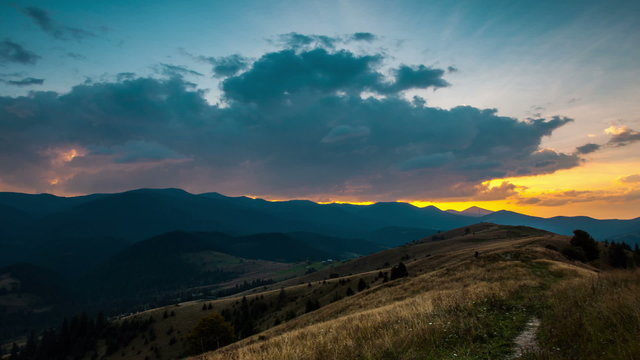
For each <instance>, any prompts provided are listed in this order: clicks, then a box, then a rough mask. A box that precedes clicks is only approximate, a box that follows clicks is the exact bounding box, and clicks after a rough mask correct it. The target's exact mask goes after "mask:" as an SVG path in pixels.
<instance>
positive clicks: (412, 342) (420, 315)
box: [109, 224, 596, 359]
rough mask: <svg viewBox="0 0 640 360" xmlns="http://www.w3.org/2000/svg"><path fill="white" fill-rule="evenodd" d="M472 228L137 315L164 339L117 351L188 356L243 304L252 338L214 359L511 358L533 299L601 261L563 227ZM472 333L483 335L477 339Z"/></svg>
mask: <svg viewBox="0 0 640 360" xmlns="http://www.w3.org/2000/svg"><path fill="white" fill-rule="evenodd" d="M468 229H469V230H467V229H466V228H462V229H457V230H454V231H450V232H445V233H441V234H437V236H435V237H428V238H426V239H424V240H423V241H420V242H416V243H413V244H409V245H406V246H401V247H398V248H394V249H390V250H386V251H382V252H379V253H376V254H373V255H370V256H366V257H361V258H358V259H354V260H351V261H347V262H343V263H340V264H337V265H334V266H332V267H329V268H326V269H320V270H319V271H316V272H313V273H310V274H307V275H304V276H301V277H298V278H295V279H290V280H287V281H284V282H280V283H277V284H272V285H267V286H264V287H261V288H259V289H254V290H250V291H248V292H246V293H243V294H240V295H238V296H234V297H230V298H225V299H219V300H215V301H194V302H188V303H182V304H180V305H179V306H169V307H164V308H160V309H155V310H150V311H147V312H144V313H141V314H137V315H134V316H133V318H144V317H147V316H152V317H154V318H155V319H156V322H155V323H154V325H153V328H154V339H153V340H151V336H150V335H149V334H148V333H147V334H145V335H143V336H140V337H138V338H136V339H134V340H133V341H132V342H131V343H130V344H129V345H128V346H127V347H126V348H125V349H123V350H122V351H120V352H118V354H114V355H112V356H110V357H109V358H110V359H138V358H139V359H144V358H145V356H147V357H148V358H150V359H153V358H158V354H159V355H160V357H161V358H177V357H180V356H184V355H185V354H187V353H188V351H189V345H188V337H189V333H190V332H191V331H192V329H194V327H195V326H196V325H197V324H198V322H199V321H200V320H201V319H202V318H204V317H205V316H207V315H208V314H210V313H211V312H213V311H218V312H221V313H223V314H225V315H226V316H227V318H228V320H229V321H230V322H232V323H234V322H235V324H234V325H236V331H238V332H239V331H240V330H242V329H240V328H241V327H242V326H243V325H244V324H243V323H240V322H238V321H237V320H238V318H239V317H240V315H238V314H241V313H242V312H243V307H244V308H245V309H248V311H249V313H250V314H251V319H253V321H252V323H251V324H250V325H251V327H252V329H250V330H252V331H249V332H247V333H244V334H242V333H238V334H237V335H238V336H239V337H244V339H242V340H240V341H239V342H236V343H234V344H232V345H230V346H227V347H225V348H222V349H219V350H218V351H216V352H213V353H208V354H207V355H206V357H207V358H211V359H233V358H238V359H326V358H335V359H352V358H372V359H375V358H393V359H396V358H397V359H400V358H443V357H445V355H447V354H449V355H450V354H452V353H456V354H458V355H459V356H460V357H461V358H464V357H465V356H467V357H469V358H478V357H479V356H480V357H481V356H485V357H484V358H486V357H487V356H503V355H506V354H509V353H510V352H511V350H512V347H513V344H512V341H513V338H515V337H516V336H517V334H518V333H519V332H520V331H521V330H522V328H523V327H524V325H525V323H526V322H527V321H528V320H529V318H531V317H532V316H540V315H538V314H540V312H541V308H540V306H539V305H538V301H534V300H532V299H536V298H537V297H538V296H540V294H541V292H544V291H549V290H550V289H551V288H552V287H553V286H555V284H558V283H562V282H564V281H569V280H570V279H574V278H582V277H585V276H589V274H594V273H595V271H596V270H595V269H594V268H592V267H590V266H589V265H585V264H582V263H572V262H570V261H568V260H567V259H566V258H565V257H564V256H563V255H561V254H560V253H559V252H558V251H555V250H551V249H548V248H546V246H549V247H552V248H553V247H554V246H555V247H557V248H560V247H562V246H563V245H564V244H566V243H567V242H568V238H567V237H564V236H559V235H555V234H552V233H548V232H545V231H541V230H536V229H531V228H524V227H506V226H496V225H492V224H479V225H474V226H471V227H469V228H468ZM476 251H477V252H478V257H475V253H476ZM401 261H402V262H403V263H405V264H406V265H407V268H408V273H409V276H408V277H404V278H399V279H395V280H391V279H390V272H391V267H392V266H394V265H396V264H398V263H399V262H401ZM385 277H386V278H387V281H385ZM362 284H364V285H362ZM243 297H244V299H243ZM310 304H311V306H309V305H310ZM209 305H211V306H210V307H211V308H210V309H209ZM315 305H317V306H319V308H318V309H315V307H316V306H315ZM203 307H204V310H203ZM165 313H166V314H167V316H166V317H165V315H164V314H165ZM174 314H175V315H174ZM234 314H235V315H234ZM249 334H253V335H252V336H247V335H249ZM467 336H472V339H475V340H474V341H472V342H468V341H467V340H465V339H466V337H467ZM436 345H437V346H436ZM327 354H331V355H330V356H328V355H327Z"/></svg>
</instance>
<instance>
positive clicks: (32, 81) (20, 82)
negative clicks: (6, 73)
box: [0, 77, 44, 86]
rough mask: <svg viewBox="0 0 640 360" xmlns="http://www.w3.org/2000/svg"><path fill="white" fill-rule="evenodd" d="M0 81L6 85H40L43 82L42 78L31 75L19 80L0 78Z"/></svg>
mask: <svg viewBox="0 0 640 360" xmlns="http://www.w3.org/2000/svg"><path fill="white" fill-rule="evenodd" d="M0 82H3V83H5V84H8V85H13V86H32V85H42V84H43V83H44V79H36V78H32V77H27V78H24V79H20V80H3V79H0Z"/></svg>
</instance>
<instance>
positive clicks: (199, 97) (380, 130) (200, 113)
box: [0, 47, 581, 200]
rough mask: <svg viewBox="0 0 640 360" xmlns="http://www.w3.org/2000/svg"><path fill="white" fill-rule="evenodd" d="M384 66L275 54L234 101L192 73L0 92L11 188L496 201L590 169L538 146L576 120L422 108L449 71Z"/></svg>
mask: <svg viewBox="0 0 640 360" xmlns="http://www.w3.org/2000/svg"><path fill="white" fill-rule="evenodd" d="M384 60H385V57H384V56H383V55H380V54H369V55H357V54H355V53H352V52H350V51H348V50H334V51H332V50H328V49H325V48H321V47H320V48H313V49H302V50H293V49H285V50H280V51H273V52H269V53H266V54H264V55H263V56H261V57H260V58H258V59H257V60H256V61H255V62H253V63H252V64H251V65H249V66H248V67H247V68H246V70H245V71H243V72H240V73H237V74H236V75H231V76H229V77H227V78H226V79H225V80H223V81H222V83H221V92H222V97H223V98H224V99H225V101H226V102H225V103H224V105H223V106H218V105H211V104H209V103H208V102H207V100H206V99H205V98H204V92H203V91H199V90H196V89H195V88H194V87H193V86H192V84H190V83H189V82H187V81H186V80H185V79H183V78H182V77H179V76H175V77H169V78H162V79H156V78H139V77H135V74H125V75H123V76H119V77H118V81H111V82H98V83H87V84H82V85H78V86H75V87H74V88H73V89H72V90H71V91H70V92H68V93H65V94H59V93H55V92H45V91H34V92H31V93H30V94H29V95H27V96H21V97H7V96H5V97H0V174H2V175H0V176H1V179H0V181H1V182H2V183H3V184H8V185H9V186H18V185H20V186H23V187H29V188H30V189H33V190H34V191H59V192H73V193H79V192H80V193H82V192H97V191H119V190H125V189H130V188H135V187H143V186H177V187H184V188H187V189H189V190H191V191H196V192H197V191H212V190H215V191H220V192H223V193H228V194H246V193H251V194H253V195H257V196H265V197H272V198H291V197H306V198H326V197H328V196H330V197H331V198H333V199H341V198H342V199H350V200H354V199H363V200H397V199H418V198H422V199H425V198H432V199H435V198H444V197H448V198H451V197H457V198H461V197H473V196H476V197H478V198H497V197H505V196H512V195H511V194H512V192H513V191H515V190H516V189H514V188H513V186H512V185H509V184H506V185H505V184H503V185H500V186H498V187H493V188H486V187H483V185H482V184H483V183H484V182H486V181H487V180H491V179H495V178H505V177H514V176H524V175H538V174H546V173H552V172H554V171H557V170H559V169H567V168H572V167H575V166H578V165H579V164H580V162H581V158H580V157H579V154H566V153H562V152H557V151H553V150H550V149H544V148H542V147H541V146H540V143H541V140H542V138H543V137H545V136H549V135H551V134H552V133H553V132H554V131H555V130H556V129H558V128H560V127H562V126H564V125H565V124H567V123H569V122H570V121H571V119H569V118H565V117H552V118H548V119H533V120H524V121H521V120H518V119H516V118H512V117H506V116H499V115H498V112H497V110H495V109H478V108H475V107H471V106H458V107H454V108H452V109H441V108H436V107H429V106H427V105H426V104H425V103H424V102H422V103H419V104H416V103H415V102H414V101H412V100H408V99H406V98H405V97H404V96H403V95H402V91H404V90H406V89H410V88H416V87H433V88H436V87H439V86H442V85H443V84H444V83H445V80H444V79H443V75H444V71H443V70H440V69H432V68H429V67H426V66H420V65H418V66H405V67H402V66H401V67H398V68H396V69H392V70H391V71H390V72H389V71H385V70H384V69H383V68H382V65H381V64H382V63H383V61H384ZM363 92H372V93H375V94H380V95H383V96H371V97H364V96H362V93H363ZM72 150H73V151H72ZM74 151H75V152H74ZM68 154H76V155H74V156H73V157H71V160H70V161H59V159H68V158H70V156H68ZM54 180H55V181H54ZM461 189H466V190H465V191H461Z"/></svg>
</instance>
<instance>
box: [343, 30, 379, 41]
mask: <svg viewBox="0 0 640 360" xmlns="http://www.w3.org/2000/svg"><path fill="white" fill-rule="evenodd" d="M349 39H350V40H352V41H365V42H373V41H375V40H377V39H378V37H377V36H375V35H374V34H372V33H369V32H357V33H353V34H351V36H350V37H349Z"/></svg>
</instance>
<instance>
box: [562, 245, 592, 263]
mask: <svg viewBox="0 0 640 360" xmlns="http://www.w3.org/2000/svg"><path fill="white" fill-rule="evenodd" d="M562 255H564V256H566V257H568V258H569V259H572V260H578V261H582V262H586V261H587V255H586V254H585V252H584V249H582V248H581V247H578V246H567V247H565V248H564V249H562Z"/></svg>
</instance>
